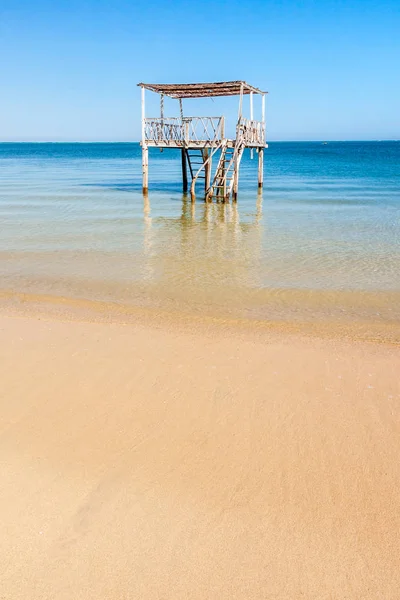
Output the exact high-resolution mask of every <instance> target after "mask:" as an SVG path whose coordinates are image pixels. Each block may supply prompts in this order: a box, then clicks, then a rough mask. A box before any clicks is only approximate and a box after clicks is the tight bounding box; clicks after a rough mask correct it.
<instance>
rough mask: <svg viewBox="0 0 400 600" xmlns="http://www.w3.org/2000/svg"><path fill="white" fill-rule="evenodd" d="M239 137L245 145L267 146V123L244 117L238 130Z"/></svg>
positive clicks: (237, 135)
mask: <svg viewBox="0 0 400 600" xmlns="http://www.w3.org/2000/svg"><path fill="white" fill-rule="evenodd" d="M239 138H241V139H242V140H243V142H244V144H245V146H265V123H263V122H262V121H251V120H250V119H244V118H243V117H242V118H241V119H240V121H239V123H238V126H237V131H236V139H239Z"/></svg>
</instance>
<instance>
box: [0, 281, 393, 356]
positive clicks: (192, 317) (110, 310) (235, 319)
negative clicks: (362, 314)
mask: <svg viewBox="0 0 400 600" xmlns="http://www.w3.org/2000/svg"><path fill="white" fill-rule="evenodd" d="M0 314H4V315H9V316H14V315H15V316H22V317H30V316H31V317H43V318H47V317H49V318H55V319H60V320H64V321H81V322H93V323H116V324H118V323H119V324H122V325H124V324H126V325H129V324H138V323H141V322H142V323H145V324H146V325H148V326H160V325H164V324H165V323H168V324H170V325H173V326H175V327H179V328H182V329H183V330H188V331H191V330H193V331H197V330H198V329H199V328H203V329H208V328H210V327H212V328H216V329H225V330H230V331H233V332H234V331H235V330H240V331H247V332H248V333H249V334H250V333H252V334H255V335H258V334H259V335H264V334H266V333H270V334H273V335H295V336H296V335H301V336H305V337H308V336H310V337H312V338H317V339H318V338H322V339H339V340H340V339H342V340H348V341H360V342H370V343H379V344H388V345H392V346H399V345H400V322H399V321H398V320H397V319H393V320H392V321H384V320H376V321H371V320H365V319H364V320H363V319H361V318H359V319H356V318H349V319H342V320H340V319H337V318H321V317H319V318H316V319H315V318H313V320H306V319H304V318H301V317H298V318H297V319H294V318H271V319H260V318H251V317H245V316H236V315H234V314H233V315H232V314H230V312H229V311H227V312H226V314H225V315H223V314H218V313H217V314H212V313H210V314H207V313H200V312H199V311H192V312H189V311H185V310H182V309H179V308H176V309H171V308H162V307H155V306H142V305H140V304H134V303H133V304H125V303H123V302H121V303H118V302H115V301H103V300H96V299H89V298H84V297H75V296H68V297H66V296H61V295H58V294H40V293H32V292H23V291H15V290H10V289H1V288H0Z"/></svg>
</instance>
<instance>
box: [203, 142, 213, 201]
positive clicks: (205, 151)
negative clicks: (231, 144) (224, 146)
mask: <svg viewBox="0 0 400 600" xmlns="http://www.w3.org/2000/svg"><path fill="white" fill-rule="evenodd" d="M208 157H209V152H208V148H204V149H203V162H204V163H206V161H207V160H208ZM210 185H211V159H210V160H209V161H208V162H207V164H205V165H204V191H205V192H207V190H208V188H209V187H210Z"/></svg>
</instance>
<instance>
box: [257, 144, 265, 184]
mask: <svg viewBox="0 0 400 600" xmlns="http://www.w3.org/2000/svg"><path fill="white" fill-rule="evenodd" d="M263 183H264V148H260V149H259V151H258V187H259V188H262V186H263Z"/></svg>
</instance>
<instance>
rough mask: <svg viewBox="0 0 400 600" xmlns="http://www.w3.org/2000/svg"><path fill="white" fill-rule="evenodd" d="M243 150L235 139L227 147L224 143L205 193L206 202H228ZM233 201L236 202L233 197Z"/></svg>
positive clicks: (241, 143)
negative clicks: (214, 199) (214, 200)
mask: <svg viewBox="0 0 400 600" xmlns="http://www.w3.org/2000/svg"><path fill="white" fill-rule="evenodd" d="M244 148H245V145H244V143H243V142H242V141H241V140H240V139H237V140H236V141H235V142H234V144H233V145H228V143H227V141H226V140H225V141H224V143H223V144H222V147H221V155H220V157H219V161H218V165H217V169H216V171H215V175H214V179H213V181H212V184H211V185H210V187H209V188H208V190H207V193H206V200H207V201H209V202H210V201H212V199H213V198H216V200H217V201H218V200H222V201H223V202H229V198H230V197H231V194H232V191H233V189H234V184H235V179H236V181H237V178H238V175H239V165H240V161H241V158H242V155H243V150H244ZM233 199H234V200H236V198H235V197H234V198H233Z"/></svg>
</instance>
